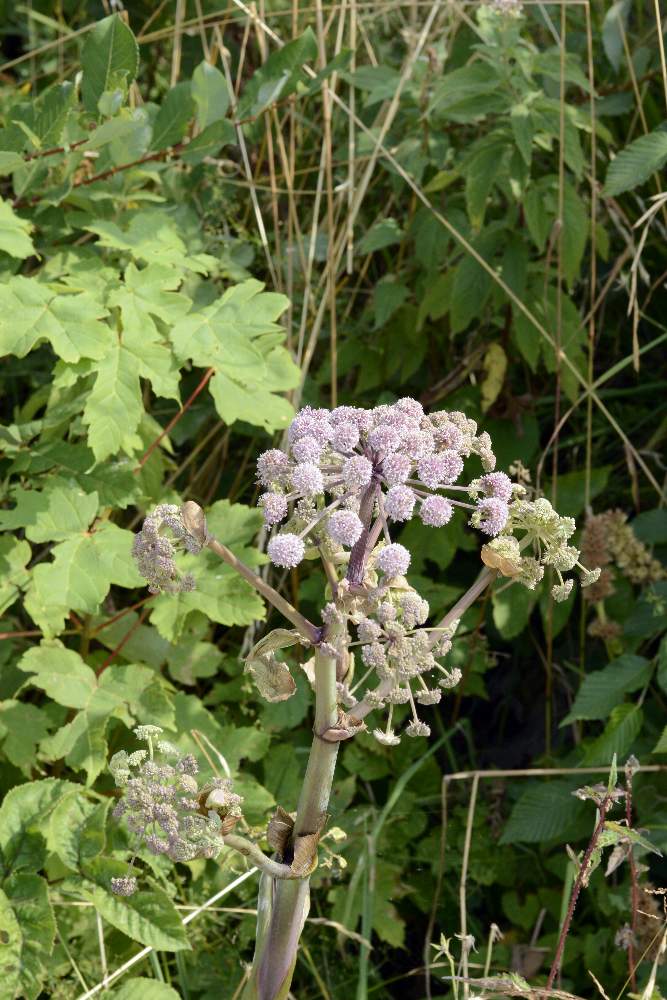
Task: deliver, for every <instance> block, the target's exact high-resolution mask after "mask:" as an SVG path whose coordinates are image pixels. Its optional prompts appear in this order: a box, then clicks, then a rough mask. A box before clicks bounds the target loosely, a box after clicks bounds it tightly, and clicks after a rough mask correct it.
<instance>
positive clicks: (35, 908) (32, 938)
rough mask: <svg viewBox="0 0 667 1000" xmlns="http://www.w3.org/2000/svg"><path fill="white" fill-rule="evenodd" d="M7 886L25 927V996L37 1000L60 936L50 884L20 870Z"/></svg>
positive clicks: (22, 967) (22, 983)
mask: <svg viewBox="0 0 667 1000" xmlns="http://www.w3.org/2000/svg"><path fill="white" fill-rule="evenodd" d="M3 889H4V891H5V894H6V896H7V899H8V900H9V903H10V905H11V907H12V910H13V911H14V914H15V916H16V919H17V921H18V924H19V927H20V928H21V937H22V943H21V955H20V958H19V968H20V973H19V981H20V990H21V996H24V997H27V998H28V1000H36V998H37V997H38V996H39V995H40V993H41V988H42V983H43V982H44V979H45V978H46V974H47V972H48V968H49V966H48V958H49V956H50V954H51V952H52V951H53V942H54V939H55V936H56V921H55V918H54V915H53V910H52V908H51V903H50V902H49V891H48V886H47V884H46V881H45V880H44V879H43V878H40V876H39V875H29V874H27V873H26V872H20V873H18V874H13V875H11V876H10V877H9V878H8V879H7V880H6V881H5V883H4V885H3Z"/></svg>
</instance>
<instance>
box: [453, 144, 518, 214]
mask: <svg viewBox="0 0 667 1000" xmlns="http://www.w3.org/2000/svg"><path fill="white" fill-rule="evenodd" d="M507 148H508V147H507V140H506V138H505V136H503V135H498V134H496V133H494V132H492V133H491V135H490V136H488V137H485V138H484V139H482V140H481V141H480V142H478V143H476V144H475V147H474V148H473V152H472V154H471V155H470V156H469V157H468V158H466V161H465V164H464V167H463V168H462V169H463V172H464V173H465V179H466V186H465V194H466V207H467V209H468V218H469V219H470V224H471V225H472V227H473V229H479V228H480V226H481V225H482V223H483V222H484V215H485V212H486V202H487V200H488V198H489V195H490V194H491V189H492V188H493V185H494V184H495V182H496V180H497V179H498V177H499V175H500V172H501V169H502V167H501V163H502V159H503V155H504V153H505V151H506V150H507Z"/></svg>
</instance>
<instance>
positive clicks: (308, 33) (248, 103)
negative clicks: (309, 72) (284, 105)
mask: <svg viewBox="0 0 667 1000" xmlns="http://www.w3.org/2000/svg"><path fill="white" fill-rule="evenodd" d="M316 57H317V41H316V39H315V35H314V33H313V30H312V28H306V30H305V31H304V33H303V34H302V35H300V36H299V37H298V38H295V39H293V41H291V42H288V43H287V44H286V45H284V46H283V47H282V48H281V49H278V51H277V52H273V53H272V54H271V55H270V56H269V58H268V59H267V60H266V62H265V63H264V65H263V66H262V67H261V68H260V69H258V70H256V71H255V72H254V73H253V75H252V77H251V79H250V81H249V82H248V83H247V84H246V86H245V89H244V91H243V93H242V95H241V100H240V101H239V104H238V108H237V114H236V117H237V119H239V120H244V119H246V118H256V117H257V116H258V115H259V114H261V112H262V111H264V110H265V109H266V108H268V107H270V106H271V105H272V104H274V103H275V102H276V101H279V100H284V99H285V98H286V97H287V96H289V94H291V93H293V92H294V91H295V90H296V87H297V84H298V82H299V81H300V80H302V79H305V73H304V72H303V70H302V69H301V67H302V66H303V64H304V63H306V62H309V61H311V60H314V59H316Z"/></svg>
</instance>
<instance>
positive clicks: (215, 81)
mask: <svg viewBox="0 0 667 1000" xmlns="http://www.w3.org/2000/svg"><path fill="white" fill-rule="evenodd" d="M191 93H192V97H193V100H194V102H195V104H196V105H197V124H198V125H199V127H200V128H201V129H205V128H206V127H207V126H208V125H212V124H213V123H214V122H217V121H220V120H221V119H222V118H224V117H225V115H226V114H227V110H228V108H229V89H228V87H227V81H226V80H225V77H224V74H223V73H221V72H220V70H219V69H218V68H217V67H216V66H211V64H210V63H207V62H201V63H199V66H197V68H196V70H195V71H194V73H193V74H192V88H191Z"/></svg>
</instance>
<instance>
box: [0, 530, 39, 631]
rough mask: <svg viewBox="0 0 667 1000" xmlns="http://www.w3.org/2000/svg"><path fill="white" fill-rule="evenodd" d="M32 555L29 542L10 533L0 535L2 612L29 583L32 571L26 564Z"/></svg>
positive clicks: (0, 604) (0, 608)
mask: <svg viewBox="0 0 667 1000" xmlns="http://www.w3.org/2000/svg"><path fill="white" fill-rule="evenodd" d="M31 555H32V553H31V550H30V546H29V545H28V543H27V542H24V541H23V540H21V539H18V538H12V537H11V536H8V535H3V536H2V537H0V614H2V613H3V611H6V610H7V608H10V607H11V606H12V604H13V603H14V601H15V600H16V599H17V598H18V596H19V595H20V593H21V591H22V590H23V589H24V588H25V587H26V586H27V585H28V582H29V580H30V572H29V570H27V569H26V566H27V565H28V563H29V562H30V558H31Z"/></svg>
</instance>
